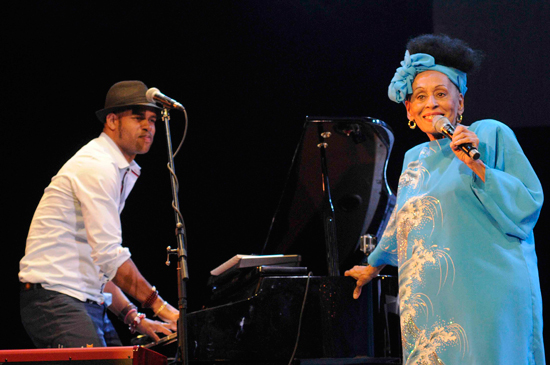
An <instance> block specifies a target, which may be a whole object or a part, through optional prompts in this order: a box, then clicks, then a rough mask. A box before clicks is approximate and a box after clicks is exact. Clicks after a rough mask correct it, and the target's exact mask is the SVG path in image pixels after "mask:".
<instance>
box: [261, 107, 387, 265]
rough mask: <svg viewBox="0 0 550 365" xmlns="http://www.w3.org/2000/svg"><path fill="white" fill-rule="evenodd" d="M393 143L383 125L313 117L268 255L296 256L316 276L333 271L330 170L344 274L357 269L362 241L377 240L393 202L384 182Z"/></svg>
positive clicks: (274, 225) (265, 251)
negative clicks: (328, 208)
mask: <svg viewBox="0 0 550 365" xmlns="http://www.w3.org/2000/svg"><path fill="white" fill-rule="evenodd" d="M393 141H394V137H393V133H392V131H391V129H390V128H389V127H388V126H387V125H386V124H385V123H384V122H382V121H380V120H377V119H373V118H369V117H338V118H335V117H307V118H306V121H305V123H304V128H303V132H302V137H301V139H300V142H299V144H298V147H297V148H296V151H295V153H294V157H293V159H292V164H291V167H290V170H289V173H288V177H287V181H286V184H285V188H284V190H283V194H282V196H281V199H280V201H279V205H278V207H277V210H276V212H275V215H274V217H273V220H272V223H271V227H270V229H269V232H268V237H267V239H266V241H265V244H264V247H263V250H262V254H298V255H301V256H302V266H307V267H308V269H309V271H312V272H313V274H314V275H326V274H327V273H329V272H330V264H329V263H327V247H326V238H327V234H325V232H326V229H325V227H324V225H323V222H326V219H325V218H324V217H325V213H326V212H325V211H324V210H326V206H327V204H325V203H326V195H325V192H324V191H323V186H324V183H325V180H324V175H323V169H322V164H323V163H325V166H326V170H325V171H327V174H326V176H327V177H328V181H327V182H329V186H330V198H331V202H332V207H333V217H334V220H333V221H334V226H335V231H336V232H335V235H336V240H335V242H334V243H333V244H334V245H335V246H337V248H333V250H337V251H336V253H337V258H338V259H337V261H338V267H339V271H340V274H341V273H343V271H345V270H347V269H348V268H350V267H352V266H353V265H356V264H359V263H360V262H361V261H362V259H363V258H364V256H363V254H362V253H361V252H360V251H359V241H360V236H361V235H364V234H367V233H370V234H373V235H377V236H379V235H380V233H381V232H382V231H383V229H384V228H385V225H386V222H387V220H388V219H389V215H390V213H391V210H392V209H393V205H394V202H395V196H394V195H393V194H392V191H391V189H390V188H389V186H388V185H387V182H386V166H387V162H388V158H389V154H390V152H391V148H392V146H393ZM322 143H326V145H325V147H323V146H318V145H320V144H322ZM323 149H324V151H322V150H323ZM329 241H330V240H329ZM331 245H332V244H331Z"/></svg>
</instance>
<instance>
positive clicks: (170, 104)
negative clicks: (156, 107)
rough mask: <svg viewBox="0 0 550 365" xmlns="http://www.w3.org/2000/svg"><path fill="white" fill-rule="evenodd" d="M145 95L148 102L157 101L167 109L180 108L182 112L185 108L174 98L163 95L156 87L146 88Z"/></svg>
mask: <svg viewBox="0 0 550 365" xmlns="http://www.w3.org/2000/svg"><path fill="white" fill-rule="evenodd" d="M145 97H146V98H147V101H148V102H150V103H154V102H157V103H160V104H162V105H163V106H165V107H166V108H169V109H177V110H181V111H182V112H183V111H185V108H184V107H183V105H181V104H180V103H178V102H177V101H175V100H174V99H172V98H169V97H168V96H166V95H164V94H163V93H161V92H160V90H159V89H157V88H156V87H152V88H150V89H149V90H147V93H145Z"/></svg>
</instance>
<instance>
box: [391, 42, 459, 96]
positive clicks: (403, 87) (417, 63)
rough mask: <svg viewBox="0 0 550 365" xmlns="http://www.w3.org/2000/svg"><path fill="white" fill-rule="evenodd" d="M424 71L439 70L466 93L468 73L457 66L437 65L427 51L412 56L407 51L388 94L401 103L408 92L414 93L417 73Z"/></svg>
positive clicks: (392, 80)
mask: <svg viewBox="0 0 550 365" xmlns="http://www.w3.org/2000/svg"><path fill="white" fill-rule="evenodd" d="M424 71H439V72H441V73H443V74H445V75H447V77H448V78H449V79H450V80H451V82H452V83H453V84H455V85H456V87H458V90H460V92H461V93H462V95H464V94H466V90H468V88H467V87H466V73H465V72H462V71H460V70H457V69H456V68H452V67H447V66H443V65H436V64H435V59H434V58H433V57H432V56H430V55H429V54H426V53H415V54H413V55H412V56H411V54H410V53H409V51H408V50H407V51H406V52H405V59H404V60H403V61H401V67H399V68H398V69H397V70H396V71H395V75H394V76H393V79H391V83H390V86H389V87H388V96H389V98H390V99H391V100H392V101H395V102H396V103H401V102H403V101H404V100H405V98H406V97H407V95H408V94H412V92H413V90H412V84H413V81H414V78H415V77H416V75H418V74H419V73H421V72H424Z"/></svg>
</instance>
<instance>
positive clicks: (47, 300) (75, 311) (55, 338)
mask: <svg viewBox="0 0 550 365" xmlns="http://www.w3.org/2000/svg"><path fill="white" fill-rule="evenodd" d="M20 300H21V301H20V310H21V321H22V322H23V326H24V327H25V330H26V331H27V334H28V335H29V337H30V338H31V340H32V341H33V343H34V345H35V346H36V347H38V348H47V347H53V348H57V347H87V346H93V347H105V346H122V343H121V342H120V339H119V338H118V334H117V333H116V331H115V329H114V327H113V324H112V323H111V321H110V320H109V318H108V317H107V308H106V306H105V304H97V303H89V302H81V301H80V300H78V299H75V298H73V297H70V296H68V295H65V294H61V293H58V292H56V291H52V290H47V289H43V288H37V289H31V290H26V291H22V292H21V294H20Z"/></svg>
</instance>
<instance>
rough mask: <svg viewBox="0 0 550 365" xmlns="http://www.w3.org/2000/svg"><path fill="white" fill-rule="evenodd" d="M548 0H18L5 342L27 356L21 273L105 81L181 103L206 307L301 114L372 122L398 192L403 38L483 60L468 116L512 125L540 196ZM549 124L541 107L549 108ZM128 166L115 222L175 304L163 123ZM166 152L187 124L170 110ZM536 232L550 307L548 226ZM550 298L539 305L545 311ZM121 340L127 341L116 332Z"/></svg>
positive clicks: (179, 162)
mask: <svg viewBox="0 0 550 365" xmlns="http://www.w3.org/2000/svg"><path fill="white" fill-rule="evenodd" d="M549 15H550V5H549V4H548V3H546V2H542V1H521V2H519V1H510V2H507V5H506V6H502V5H500V2H498V1H496V0H492V1H466V0H462V1H458V0H447V1H443V0H433V1H431V0H420V1H415V2H409V1H384V2H373V1H338V2H334V1H320V0H319V1H298V0H285V1H257V0H242V1H209V0H200V1H187V2H183V1H180V2H157V3H155V5H152V4H151V3H147V4H146V3H143V4H140V3H135V2H134V3H131V5H129V6H125V5H124V4H122V3H118V2H116V3H115V2H111V3H107V2H62V1H43V2H31V1H21V2H17V3H16V4H11V6H10V8H9V9H8V8H4V10H3V13H2V21H1V22H0V27H1V30H2V40H1V43H0V44H1V49H2V55H3V57H2V60H3V62H2V81H3V83H4V85H3V92H2V106H3V108H2V109H3V110H2V119H3V121H4V124H3V125H4V136H5V138H4V140H5V147H6V148H5V149H4V166H5V168H4V177H5V183H4V189H3V191H4V194H3V201H4V205H3V206H4V211H5V212H6V213H5V214H4V215H5V218H4V219H3V231H4V232H6V234H5V235H4V239H3V245H2V256H3V258H4V259H3V265H2V271H1V275H2V276H1V277H2V279H3V283H5V286H4V288H3V295H2V300H1V303H2V304H1V309H2V314H3V319H4V323H5V324H6V326H5V327H4V331H2V332H3V333H2V342H1V343H0V348H3V349H9V348H29V347H32V344H31V343H30V340H29V339H28V338H27V336H26V334H25V332H24V330H23V328H22V326H21V325H20V318H19V310H18V297H19V295H18V290H19V288H18V284H17V272H18V263H19V260H20V258H21V257H22V256H23V254H24V247H25V239H26V234H27V230H28V226H29V223H30V221H31V218H32V215H33V212H34V209H35V207H36V205H37V203H38V201H39V200H40V197H41V195H42V192H43V189H44V188H45V187H46V186H47V184H48V183H49V180H50V178H51V177H52V176H53V175H55V173H56V172H57V170H58V169H59V168H60V167H61V166H62V165H63V164H64V163H65V161H66V160H67V159H68V158H70V157H71V156H72V155H73V154H74V153H75V152H76V151H77V150H78V149H79V148H80V147H81V146H82V145H84V144H85V143H86V142H88V141H89V140H90V139H92V138H94V137H96V136H97V135H98V134H99V133H100V131H101V124H100V123H99V122H98V121H97V120H96V119H95V115H94V112H95V111H96V110H98V109H101V108H102V107H103V103H104V98H105V94H106V92H107V90H108V88H109V87H110V86H111V85H112V84H113V83H115V82H117V81H120V80H130V79H139V80H142V81H144V82H145V83H146V84H147V85H148V86H149V87H157V88H159V89H160V90H161V91H162V92H163V93H165V94H166V95H169V96H171V97H173V98H175V99H176V100H178V101H180V102H181V103H182V104H184V105H185V107H186V109H187V111H188V114H189V131H188V137H187V140H186V142H185V144H184V146H183V148H182V150H181V152H180V154H179V155H178V156H177V157H176V172H177V176H178V179H179V182H180V192H179V198H180V204H181V210H182V214H183V216H184V219H185V223H186V227H187V234H188V242H187V243H188V255H189V261H188V262H189V272H190V280H189V283H188V294H189V310H190V311H194V310H198V309H200V308H201V306H202V305H203V304H204V302H205V300H206V298H207V292H206V280H207V278H208V275H209V271H210V270H211V269H213V268H215V267H216V266H218V265H219V264H221V263H223V262H224V261H226V260H227V259H229V258H230V257H232V256H233V255H235V254H238V253H246V254H250V253H258V252H259V250H260V249H261V247H262V245H263V243H264V240H265V239H266V237H267V232H268V228H269V224H270V221H271V218H272V216H273V213H274V212H275V208H276V204H277V202H278V199H279V196H280V194H281V192H282V189H283V184H284V180H285V177H286V173H287V170H288V168H289V167H290V162H291V158H292V155H293V153H294V149H295V147H296V145H297V143H298V139H299V137H300V133H301V129H302V124H303V121H304V118H305V116H306V115H331V116H371V117H375V118H378V119H381V120H383V121H385V122H386V123H387V124H388V125H389V126H390V127H391V128H392V129H393V132H394V135H395V138H396V142H395V145H394V150H393V152H392V155H391V157H390V163H389V167H388V181H389V184H390V186H391V187H392V188H393V189H396V187H397V180H398V176H399V172H400V170H401V161H402V157H403V154H404V153H405V151H406V150H408V149H409V148H411V147H412V146H414V145H416V144H418V143H421V142H424V141H425V139H426V137H425V135H423V134H422V133H421V132H420V131H418V130H415V131H411V130H409V129H408V127H407V125H406V122H407V119H406V114H405V110H404V108H403V107H402V106H400V105H397V104H395V103H393V102H391V101H390V100H389V99H388V98H387V94H386V92H387V86H388V84H389V81H390V79H391V78H392V76H393V73H394V72H395V68H397V67H398V66H399V62H400V61H401V60H402V58H403V54H404V51H405V44H406V42H407V40H408V39H409V38H410V37H413V36H416V35H419V34H423V33H430V32H445V33H447V34H449V35H450V36H453V37H459V38H462V39H464V40H465V41H467V42H468V43H469V44H470V45H471V46H472V47H474V48H477V49H481V50H483V51H484V52H485V53H486V58H485V61H484V63H483V65H482V69H481V71H480V72H479V73H478V74H477V75H474V76H472V77H470V79H469V83H468V86H469V91H468V94H467V96H466V104H465V105H466V112H465V115H464V117H465V119H464V121H465V123H466V124H469V123H471V122H473V121H475V120H478V119H482V118H495V119H499V120H501V121H503V122H504V123H506V124H508V125H510V126H511V127H512V128H513V129H514V131H515V132H516V134H517V136H518V139H519V141H520V143H521V144H522V146H523V147H524V150H525V153H526V154H527V156H528V158H529V159H530V160H531V162H532V164H533V166H534V168H535V170H536V171H537V173H538V174H539V177H540V178H541V181H542V183H543V186H544V188H545V190H546V191H549V190H548V184H549V182H548V178H547V177H546V176H545V175H544V173H545V168H546V166H545V162H546V161H545V160H544V159H543V156H544V148H545V147H546V146H547V144H548V141H547V137H546V135H547V134H548V132H549V129H550V121H549V119H548V118H547V115H546V113H545V112H546V109H547V107H546V106H545V105H546V104H547V100H548V98H549V97H550V92H549V91H548V88H547V86H546V85H547V80H549V79H550V66H549V63H548V62H547V60H546V57H545V56H547V54H548V52H547V50H546V46H548V44H550V36H549V34H548V30H547V27H544V26H541V24H545V22H544V21H543V20H544V19H548V16H549ZM543 113H544V114H543ZM158 126H159V127H158V129H157V136H156V142H155V144H154V146H153V148H152V150H151V151H150V153H148V154H147V155H143V156H139V157H138V158H137V162H138V163H139V164H140V165H141V166H142V168H143V171H142V172H143V173H142V176H141V178H140V179H139V182H138V183H137V185H136V187H135V188H134V191H133V192H132V194H131V195H130V198H129V199H128V201H127V204H126V208H125V210H124V212H123V214H122V219H123V232H124V233H123V235H124V244H125V245H126V246H128V247H129V248H130V250H131V252H132V254H133V259H134V261H135V262H136V264H137V265H138V267H140V268H141V270H142V272H143V274H144V275H145V276H146V277H147V278H148V279H149V281H150V282H151V283H152V284H154V285H156V286H157V288H158V289H159V291H160V293H161V295H162V296H163V297H164V298H165V299H168V300H169V301H170V302H171V303H173V304H174V305H175V304H176V303H177V283H176V270H175V262H173V264H172V266H170V267H166V266H165V265H164V262H165V261H166V255H165V248H166V246H169V245H171V246H172V247H174V246H176V241H175V237H174V214H173V211H172V208H171V189H170V180H169V173H168V171H167V169H166V163H167V153H166V138H165V133H164V131H165V128H164V127H163V125H162V124H161V123H159V125H158ZM171 126H172V139H173V143H174V145H177V144H178V143H179V141H180V138H181V135H182V132H183V115H182V114H181V113H178V112H173V113H172V121H171ZM546 210H547V209H546V208H545V209H543V211H542V214H541V218H540V220H539V223H538V225H537V227H536V229H535V235H536V238H537V243H538V246H537V247H538V256H539V268H540V273H541V285H542V290H543V296H544V297H547V296H548V295H549V294H548V293H549V292H550V291H549V290H547V284H548V279H547V276H548V269H547V268H548V266H549V265H548V263H549V260H548V258H547V257H548V249H547V247H546V245H545V241H546V237H547V236H548V230H549V228H548V226H549V223H550V218H549V217H548V214H547V213H546ZM547 302H548V301H547ZM120 332H121V335H122V337H123V339H124V340H125V341H128V339H129V337H128V334H127V333H126V332H125V330H122V331H120Z"/></svg>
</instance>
